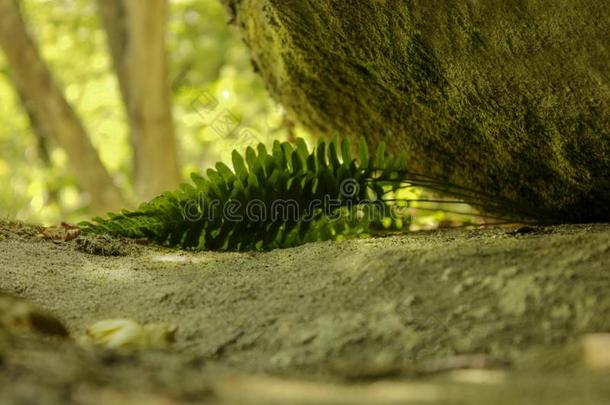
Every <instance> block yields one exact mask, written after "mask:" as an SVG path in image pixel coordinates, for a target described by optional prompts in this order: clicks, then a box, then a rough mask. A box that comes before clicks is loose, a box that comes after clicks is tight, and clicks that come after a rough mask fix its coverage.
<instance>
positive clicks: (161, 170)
mask: <svg viewBox="0 0 610 405" xmlns="http://www.w3.org/2000/svg"><path fill="white" fill-rule="evenodd" d="M98 7H99V10H100V15H101V16H102V20H103V23H104V27H105V30H106V32H107V36H108V46H109V48H110V53H111V55H112V59H113V63H114V68H115V71H116V74H117V77H118V81H119V86H120V89H121V94H122V98H123V102H124V104H125V106H126V110H127V115H128V119H129V125H130V129H131V139H132V145H133V152H134V178H135V179H134V180H135V186H136V192H137V193H138V195H139V196H140V197H141V198H145V199H148V198H151V197H154V196H156V195H158V194H161V193H162V192H164V191H167V190H170V189H173V188H174V187H176V185H177V184H178V182H179V179H180V178H179V171H178V160H177V152H176V141H175V136H174V126H173V122H172V115H171V99H170V98H171V94H170V93H171V92H170V84H169V78H168V63H167V57H166V52H165V35H166V25H167V14H168V4H167V0H149V1H146V2H144V1H141V0H98Z"/></svg>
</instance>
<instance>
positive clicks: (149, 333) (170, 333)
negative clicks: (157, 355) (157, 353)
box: [86, 319, 178, 349]
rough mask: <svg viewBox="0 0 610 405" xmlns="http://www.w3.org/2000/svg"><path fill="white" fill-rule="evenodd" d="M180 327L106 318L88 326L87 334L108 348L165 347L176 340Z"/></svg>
mask: <svg viewBox="0 0 610 405" xmlns="http://www.w3.org/2000/svg"><path fill="white" fill-rule="evenodd" d="M177 330H178V328H177V327H176V326H173V325H167V324H160V323H153V324H147V325H142V324H139V323H138V322H136V321H133V320H131V319H106V320H103V321H99V322H96V323H95V324H93V325H92V326H90V327H89V328H87V331H86V333H87V336H88V338H89V339H90V341H91V342H92V343H94V344H96V345H100V346H103V347H105V348H108V349H123V348H146V347H165V346H168V345H170V344H171V343H173V342H175V340H176V331H177Z"/></svg>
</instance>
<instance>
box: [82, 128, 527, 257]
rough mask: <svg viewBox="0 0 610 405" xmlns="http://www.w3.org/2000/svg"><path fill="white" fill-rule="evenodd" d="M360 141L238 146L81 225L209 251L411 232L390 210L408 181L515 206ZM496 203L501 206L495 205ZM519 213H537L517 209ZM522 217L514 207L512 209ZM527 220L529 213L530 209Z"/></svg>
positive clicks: (400, 203) (502, 207)
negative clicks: (175, 182)
mask: <svg viewBox="0 0 610 405" xmlns="http://www.w3.org/2000/svg"><path fill="white" fill-rule="evenodd" d="M351 152H352V147H351V145H350V142H349V141H347V140H343V141H342V142H341V143H339V141H338V140H336V139H335V140H333V141H331V142H329V143H327V142H324V141H319V142H318V144H317V145H316V147H315V148H314V149H313V150H312V151H309V150H308V147H307V145H306V143H305V141H304V140H302V139H298V140H297V141H296V143H295V145H291V144H290V143H287V142H284V143H280V142H278V141H276V142H274V144H273V147H272V149H271V151H268V150H267V148H266V147H265V146H264V145H263V144H259V145H258V146H257V148H256V149H253V148H251V147H249V148H247V150H246V152H245V156H242V155H241V154H239V153H238V152H236V151H234V152H233V154H232V156H231V157H232V163H233V169H231V168H229V167H228V166H227V165H225V164H223V163H218V164H216V166H215V168H214V169H208V171H207V173H206V177H202V176H200V175H198V174H192V175H191V179H192V184H183V185H181V186H180V187H179V189H178V190H176V191H174V192H167V193H164V194H163V195H161V196H159V197H157V198H155V199H153V200H151V201H149V202H146V203H143V204H142V205H141V206H140V207H139V208H138V209H137V210H135V211H126V210H124V211H122V212H121V213H118V214H109V215H108V217H107V218H101V217H97V218H94V219H93V220H92V222H83V223H81V224H80V226H81V229H82V231H83V232H84V233H96V234H111V235H115V236H124V237H130V238H148V239H149V240H151V241H153V242H155V243H157V244H160V245H164V246H171V247H181V248H185V249H200V250H268V249H274V248H285V247H291V246H296V245H300V244H303V243H306V242H312V241H319V240H328V239H342V238H350V237H357V236H359V235H363V234H371V233H375V232H376V231H378V230H381V229H395V230H396V229H404V228H405V225H407V224H405V221H407V222H408V216H405V215H403V216H402V217H399V218H396V217H394V216H392V215H388V213H389V209H391V208H396V207H397V206H402V207H408V206H409V203H410V201H408V200H405V199H403V200H400V199H392V198H388V197H387V196H388V195H393V194H394V193H395V192H397V191H399V190H400V189H401V188H404V187H412V186H425V187H428V188H430V189H433V190H437V191H440V192H442V193H444V194H446V195H452V196H455V197H457V198H460V199H461V200H465V201H466V202H468V201H469V200H470V201H483V203H482V205H484V206H486V207H487V208H488V207H492V208H494V207H496V206H497V207H498V211H502V212H506V211H507V208H506V207H507V206H509V207H515V205H514V204H512V202H510V203H507V202H505V201H501V200H498V199H497V198H495V199H494V197H493V196H486V195H484V194H482V193H477V192H474V191H472V190H468V189H465V188H462V187H459V186H456V185H451V184H447V183H443V182H438V181H435V180H434V179H431V178H428V177H425V176H419V175H415V174H412V173H410V172H409V171H408V170H407V167H406V163H405V161H406V159H405V156H404V155H401V156H396V157H395V156H392V155H388V154H386V153H385V146H384V145H383V144H381V145H380V146H379V147H378V149H377V151H376V153H375V154H374V156H371V155H370V153H369V150H368V148H367V146H366V143H365V142H364V140H363V139H362V140H361V141H360V145H359V148H358V156H359V160H356V159H354V158H352V156H351ZM494 204H495V205H494ZM515 211H516V212H515V214H516V215H517V214H519V215H522V214H525V216H529V214H530V213H528V212H526V210H523V209H515ZM511 214H512V212H511ZM522 216H523V215H522Z"/></svg>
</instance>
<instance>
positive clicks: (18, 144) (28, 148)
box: [0, 0, 290, 222]
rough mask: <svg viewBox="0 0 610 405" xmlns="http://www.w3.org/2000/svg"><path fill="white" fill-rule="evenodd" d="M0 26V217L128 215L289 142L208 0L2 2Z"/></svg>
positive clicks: (220, 15) (243, 53)
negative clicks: (206, 173)
mask: <svg viewBox="0 0 610 405" xmlns="http://www.w3.org/2000/svg"><path fill="white" fill-rule="evenodd" d="M144 6H145V7H144ZM0 19H1V21H0V45H1V48H2V50H3V51H4V52H0V72H1V73H0V122H2V123H3V125H2V126H1V127H0V182H1V184H3V185H4V187H3V188H2V189H0V213H2V214H1V215H3V216H4V217H9V218H11V219H12V218H17V219H24V220H29V221H34V222H38V221H43V222H54V221H57V220H59V219H69V220H77V219H79V218H82V217H83V216H88V215H90V214H91V213H93V212H103V211H106V210H109V209H112V210H114V209H117V208H119V207H122V206H129V205H134V204H135V203H137V202H138V201H140V200H142V199H147V198H150V197H152V196H154V195H156V194H158V193H160V192H162V191H165V190H167V189H170V188H172V187H173V186H175V184H176V183H177V182H178V181H180V180H181V179H183V178H185V177H186V176H187V175H188V173H190V172H191V171H195V170H202V169H203V167H205V166H206V165H211V164H214V163H215V162H216V160H219V159H223V158H224V157H225V156H226V152H227V150H230V148H232V147H234V146H238V147H245V145H246V144H249V143H253V142H257V141H259V140H261V141H266V140H267V139H271V138H280V139H281V138H284V137H286V136H287V134H288V132H289V127H290V125H289V124H288V123H287V121H286V120H285V118H284V116H283V112H282V110H281V109H280V108H279V107H278V106H276V105H274V104H273V103H272V102H271V101H270V100H269V99H268V97H267V95H266V92H265V90H264V86H263V84H262V83H261V81H260V79H259V78H258V77H257V76H256V75H255V73H254V72H253V71H252V68H251V64H250V60H249V56H248V55H247V52H246V51H245V50H244V48H243V46H242V44H241V41H240V40H239V38H238V37H237V36H236V35H235V34H234V33H233V32H231V31H230V30H229V28H228V27H227V24H226V22H227V19H228V16H227V15H226V14H225V11H224V10H223V8H222V7H221V6H220V5H219V4H218V2H217V1H215V0H197V1H195V0H181V1H172V2H169V3H168V2H167V0H152V1H147V2H141V1H138V0H98V1H95V0H58V1H53V2H49V1H44V0H22V1H17V0H0Z"/></svg>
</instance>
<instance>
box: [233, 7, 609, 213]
mask: <svg viewBox="0 0 610 405" xmlns="http://www.w3.org/2000/svg"><path fill="white" fill-rule="evenodd" d="M224 2H225V4H226V5H227V8H228V10H229V12H230V13H232V14H234V21H235V24H236V26H237V27H238V28H239V30H240V31H241V34H242V36H243V38H244V40H245V42H246V43H247V44H248V45H249V47H250V49H251V51H252V58H253V63H254V64H255V66H256V67H257V68H258V69H259V70H260V72H261V74H262V76H263V78H264V79H265V81H266V82H267V85H268V87H269V89H270V91H271V93H272V95H274V96H275V97H276V98H277V99H278V100H279V101H280V102H281V103H282V104H283V105H284V106H285V107H286V108H287V110H288V111H289V112H290V113H291V114H292V115H293V116H294V117H296V118H297V119H298V120H299V121H301V123H303V124H304V125H306V126H308V127H309V128H310V129H311V130H313V131H315V133H319V134H331V133H335V132H338V133H340V134H343V135H348V136H352V137H359V136H365V137H366V138H367V139H368V141H369V142H370V143H371V145H375V144H377V143H379V142H380V141H385V142H386V143H387V144H388V146H389V147H390V148H392V149H394V150H403V151H406V152H407V153H408V154H409V156H410V165H411V168H412V170H414V171H416V172H420V173H424V174H428V175H432V176H434V177H437V178H440V179H444V180H447V181H451V182H453V183H457V184H460V185H463V186H467V187H470V188H475V189H478V190H480V191H483V192H486V193H491V194H494V195H497V196H499V197H506V198H509V199H511V200H514V201H516V202H518V203H521V204H527V205H530V206H533V207H535V208H536V209H538V210H539V211H540V212H543V211H544V212H552V213H554V214H555V215H556V216H560V217H563V218H564V219H565V220H566V221H595V220H598V221H600V220H609V219H610V209H609V208H608V207H610V85H609V79H610V47H609V46H608V41H609V38H610V2H608V1H599V0H503V1H499V2H498V1H492V0H479V1H472V0H386V1H370V0H354V1H350V2H341V1H334V0H224Z"/></svg>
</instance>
